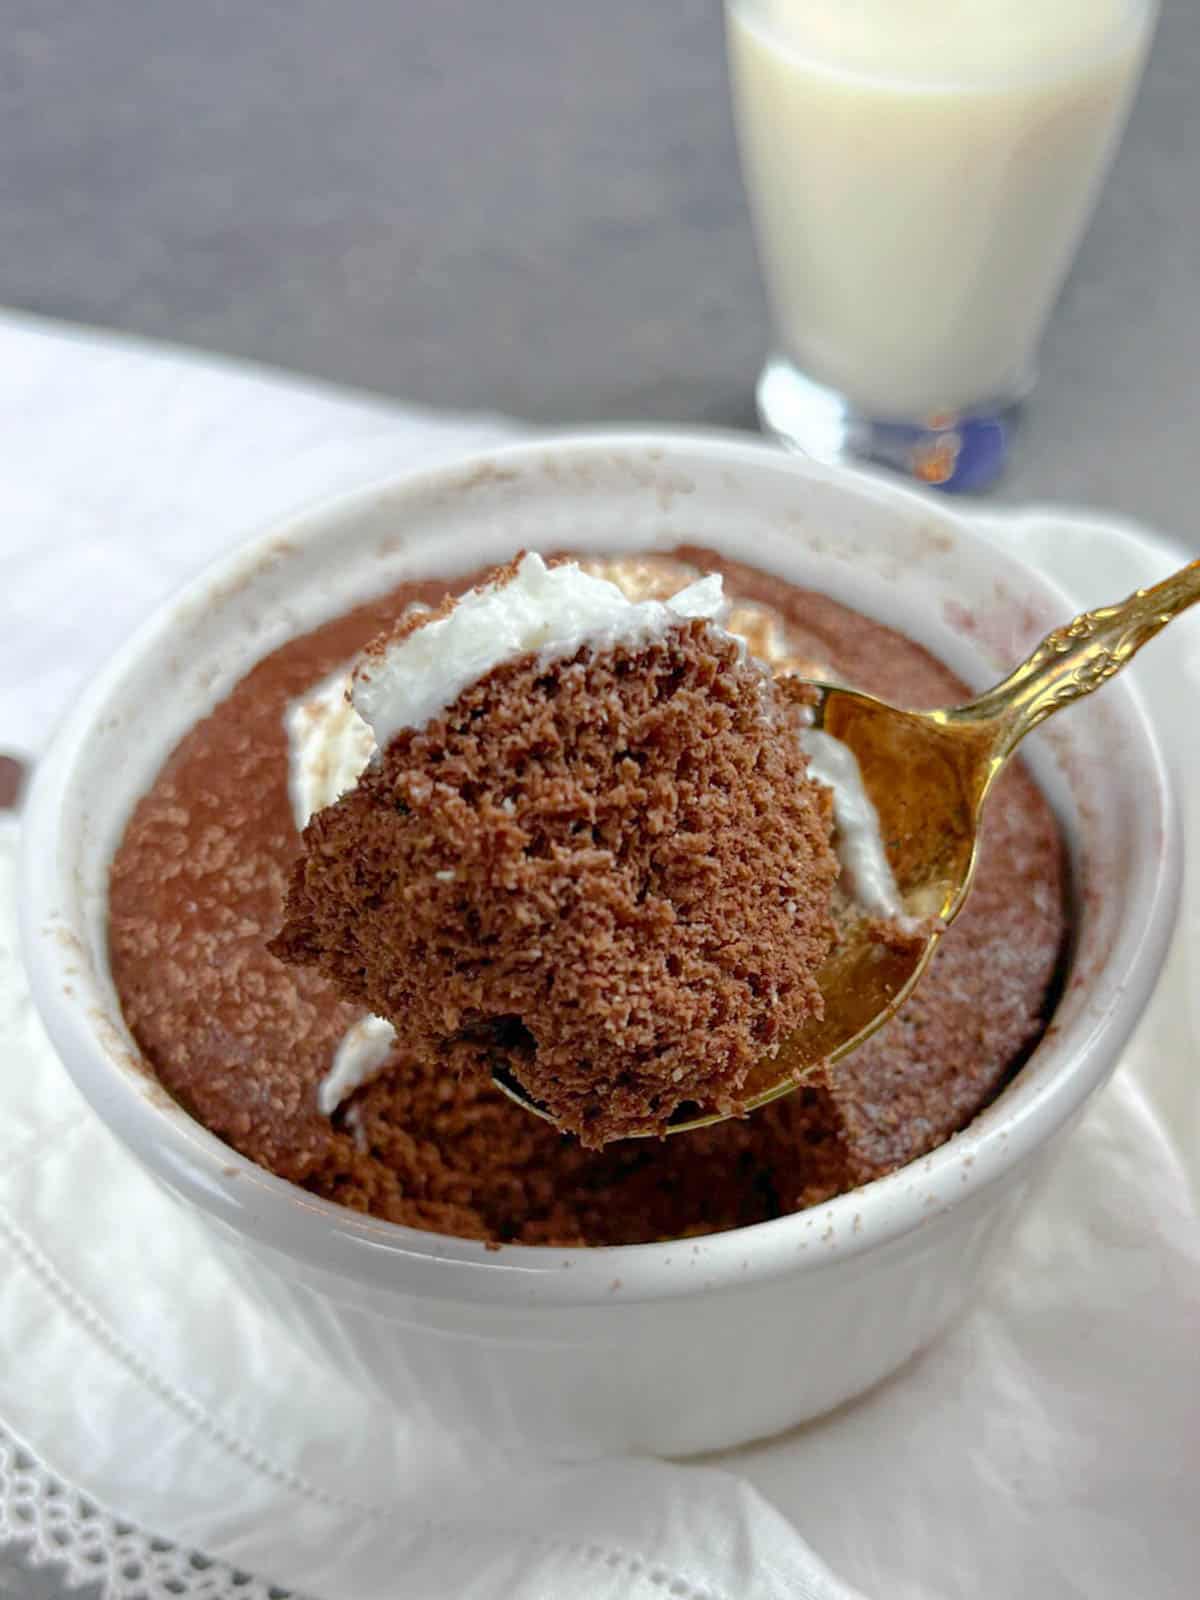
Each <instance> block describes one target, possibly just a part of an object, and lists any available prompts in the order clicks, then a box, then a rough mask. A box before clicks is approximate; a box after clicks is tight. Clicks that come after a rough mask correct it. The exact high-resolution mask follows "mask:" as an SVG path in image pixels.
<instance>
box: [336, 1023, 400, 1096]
mask: <svg viewBox="0 0 1200 1600" xmlns="http://www.w3.org/2000/svg"><path fill="white" fill-rule="evenodd" d="M395 1043H396V1030H395V1029H394V1028H393V1027H392V1025H391V1023H390V1022H385V1021H384V1020H383V1018H382V1017H372V1016H366V1017H360V1018H359V1019H358V1021H357V1022H352V1023H351V1024H350V1026H349V1027H348V1028H347V1029H346V1031H345V1033H344V1034H343V1035H342V1038H341V1042H340V1043H339V1045H338V1047H337V1049H336V1050H335V1051H334V1054H333V1065H332V1066H331V1067H330V1069H329V1071H328V1072H327V1073H326V1074H325V1076H324V1077H323V1078H322V1079H321V1082H320V1084H319V1085H318V1086H317V1106H318V1108H319V1110H320V1111H321V1113H322V1115H323V1116H326V1117H331V1116H332V1115H333V1113H334V1112H335V1111H336V1110H337V1108H338V1107H339V1106H340V1105H341V1103H342V1101H343V1100H347V1099H349V1097H350V1096H351V1095H352V1094H353V1093H354V1091H355V1089H357V1088H358V1086H359V1084H362V1083H366V1082H367V1081H368V1079H370V1078H373V1077H374V1076H375V1074H376V1073H377V1072H378V1071H379V1069H380V1067H382V1066H383V1064H384V1062H385V1061H386V1060H387V1058H388V1056H390V1055H391V1053H392V1049H393V1047H394V1045H395Z"/></svg>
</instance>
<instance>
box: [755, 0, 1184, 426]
mask: <svg viewBox="0 0 1200 1600" xmlns="http://www.w3.org/2000/svg"><path fill="white" fill-rule="evenodd" d="M728 11H729V54H730V70H731V75H732V79H733V93H734V105H735V110H736V115H737V123H738V133H739V140H740V144H741V149H742V159H743V165H744V169H745V174H746V183H747V188H748V190H749V196H750V204H751V209H752V211H753V213H754V218H755V225H756V230H757V234H758V241H759V250H760V254H761V257H762V264H763V270H764V273H765V276H766V279H767V287H768V291H769V294H770V297H771V300H772V302H773V307H774V314H775V326H776V333H777V337H778V340H779V343H780V346H781V348H782V351H783V353H785V354H786V355H787V356H789V357H790V358H791V359H792V360H793V361H794V362H795V363H796V365H797V366H798V367H800V369H801V370H802V371H803V372H804V373H806V374H807V375H808V376H809V377H811V378H815V379H816V380H817V381H818V382H820V383H823V384H826V385H828V386H829V387H830V388H832V389H836V390H838V391H839V392H840V393H842V394H843V395H845V396H847V397H848V398H849V399H850V400H851V401H852V402H853V403H854V404H855V405H856V406H857V407H858V408H859V409H860V410H861V411H863V412H865V413H866V414H868V415H871V416H875V417H879V418H892V419H897V420H902V419H913V420H916V419H921V418H924V417H927V416H929V415H930V414H931V413H937V412H943V411H945V412H952V411H956V410H970V409H972V408H978V407H979V406H980V405H982V404H984V403H987V402H993V401H1004V400H1007V399H1010V398H1013V397H1014V396H1015V395H1016V394H1017V393H1019V392H1020V391H1021V390H1022V389H1023V388H1024V387H1025V386H1026V385H1027V382H1028V380H1029V379H1030V377H1031V376H1032V371H1033V366H1034V359H1035V353H1036V349H1037V345H1038V341H1039V338H1040V336H1041V332H1042V329H1043V326H1044V324H1045V321H1046V318H1047V316H1048V314H1049V312H1050V309H1051V307H1052V305H1053V303H1054V299H1055V296H1056V295H1057V293H1058V290H1059V288H1060V286H1061V284H1062V281H1063V279H1064V277H1065V276H1066V273H1067V271H1068V268H1069V267H1070V264H1071V259H1072V257H1073V255H1074V253H1075V250H1076V247H1077V246H1078V243H1079V238H1080V235H1081V234H1082V232H1083V229H1084V227H1085V225H1086V223H1087V221H1088V218H1089V216H1090V213H1091V210H1092V206H1093V203H1094V201H1095V199H1096V196H1097V193H1098V192H1099V189H1100V185H1101V183H1102V181H1103V179H1104V175H1105V172H1106V170H1107V168H1108V164H1109V161H1110V159H1111V157H1112V155H1113V152H1114V150H1115V148H1116V145H1117V142H1118V140H1119V138H1120V134H1121V131H1122V129H1123V127H1124V123H1125V118H1126V114H1127V112H1128V109H1129V105H1130V102H1131V100H1132V98H1133V92H1134V90H1135V88H1136V85H1137V80H1138V76H1139V73H1140V69H1141V65H1142V61H1143V58H1144V55H1145V50H1146V46H1147V44H1148V41H1149V36H1150V32H1151V26H1152V22H1153V18H1154V13H1155V5H1154V0H729V7H728Z"/></svg>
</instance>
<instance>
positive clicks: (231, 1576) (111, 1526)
mask: <svg viewBox="0 0 1200 1600" xmlns="http://www.w3.org/2000/svg"><path fill="white" fill-rule="evenodd" d="M10 1546H11V1547H15V1548H16V1549H18V1550H19V1551H20V1552H21V1554H22V1555H23V1556H24V1558H25V1560H26V1561H27V1562H28V1563H29V1565H30V1566H34V1567H44V1566H59V1567H61V1568H62V1569H63V1579H64V1582H65V1584H66V1585H67V1587H68V1588H72V1589H74V1588H78V1587H80V1586H81V1585H82V1584H99V1585H100V1586H101V1587H100V1592H101V1594H102V1595H103V1597H104V1600H179V1597H181V1596H182V1597H184V1600H288V1597H289V1595H290V1593H291V1591H289V1590H286V1589H277V1588H275V1587H273V1586H272V1585H271V1584H268V1583H264V1582H263V1581H262V1580H261V1579H260V1578H255V1577H252V1576H251V1575H250V1574H249V1573H245V1572H238V1571H236V1570H235V1569H234V1568H233V1567H228V1566H226V1565H225V1564H224V1563H223V1562H221V1561H212V1560H210V1559H209V1558H208V1557H207V1556H202V1555H200V1554H199V1553H198V1552H197V1551H193V1550H180V1549H179V1548H178V1547H177V1546H175V1545H173V1544H169V1543H168V1542H167V1541H166V1540H165V1539H156V1538H154V1537H152V1536H151V1535H150V1534H148V1533H143V1532H142V1530H141V1529H140V1528H136V1527H134V1526H133V1524H132V1523H129V1522H121V1521H119V1520H118V1519H117V1518H116V1517H112V1516H110V1515H109V1514H108V1513H107V1512H106V1511H102V1510H101V1509H100V1508H99V1506H97V1505H95V1504H94V1503H93V1502H92V1501H91V1500H89V1499H88V1498H87V1496H86V1495H82V1494H80V1493H79V1491H78V1490H77V1489H73V1488H72V1487H71V1486H70V1485H69V1484H66V1483H64V1482H62V1480H61V1479H60V1478H57V1477H55V1475H54V1473H52V1472H51V1471H50V1469H49V1468H48V1467H45V1466H43V1465H42V1463H41V1462H40V1461H39V1460H38V1458H37V1457H36V1456H35V1455H34V1454H33V1452H32V1451H31V1450H28V1449H26V1447H25V1446H24V1445H22V1444H19V1443H18V1442H17V1441H16V1439H14V1438H13V1437H12V1435H11V1434H10V1433H8V1432H7V1431H6V1430H5V1428H4V1426H3V1424H0V1550H3V1549H5V1548H7V1547H10ZM3 1577H4V1574H3V1571H2V1570H0V1589H3V1588H4V1583H3Z"/></svg>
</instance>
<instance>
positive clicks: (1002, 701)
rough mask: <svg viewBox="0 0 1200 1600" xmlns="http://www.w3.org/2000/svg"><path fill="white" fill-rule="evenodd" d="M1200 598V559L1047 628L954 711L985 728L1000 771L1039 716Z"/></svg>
mask: <svg viewBox="0 0 1200 1600" xmlns="http://www.w3.org/2000/svg"><path fill="white" fill-rule="evenodd" d="M1197 602H1200V561H1192V562H1189V564H1188V565H1187V566H1186V567H1184V568H1183V570H1182V571H1181V572H1176V573H1175V574H1174V575H1173V576H1172V577H1170V578H1164V579H1163V581H1162V582H1161V583H1156V584H1154V585H1153V587H1152V588H1149V589H1139V590H1138V591H1137V592H1136V594H1131V595H1130V596H1129V598H1128V599H1127V600H1122V601H1121V602H1120V603H1119V604H1118V605H1114V606H1101V607H1099V608H1098V609H1097V610H1095V611H1085V612H1084V613H1083V615H1082V616H1079V617H1076V618H1075V620H1074V622H1068V623H1066V624H1065V625H1064V626H1063V627H1061V628H1055V630H1054V631H1053V633H1048V634H1047V635H1046V637H1045V638H1044V639H1043V640H1042V642H1041V644H1039V645H1038V647H1037V649H1036V650H1034V652H1033V654H1032V655H1030V656H1029V657H1028V659H1027V660H1025V661H1023V662H1022V663H1021V665H1020V666H1019V667H1017V668H1016V669H1015V670H1014V671H1013V672H1010V673H1009V675H1008V677H1007V678H1005V680H1004V682H1003V683H998V684H997V685H996V687H995V688H994V689H989V690H988V691H987V693H986V694H982V695H980V696H979V698H978V699H977V700H972V701H970V702H969V703H968V704H967V705H965V706H962V707H960V708H959V709H958V711H957V712H956V713H954V720H955V721H963V722H969V723H971V724H973V725H974V726H976V727H982V728H984V729H986V731H987V733H988V735H989V738H988V743H989V745H990V747H991V748H990V755H991V758H992V764H993V772H995V771H997V770H999V767H1000V766H1001V765H1002V764H1003V762H1004V761H1005V759H1006V758H1007V756H1008V755H1009V753H1010V752H1011V751H1012V750H1013V749H1014V748H1015V747H1016V746H1017V745H1018V744H1019V743H1020V741H1021V740H1022V739H1023V738H1024V737H1025V735H1026V734H1027V733H1029V732H1030V731H1031V730H1032V729H1033V728H1036V727H1037V725H1038V724H1039V723H1040V722H1044V721H1045V720H1046V718H1047V717H1050V716H1053V715H1054V713H1055V712H1056V711H1060V710H1061V709H1062V707H1063V706H1068V705H1070V704H1071V703H1072V702H1073V701H1075V700H1080V699H1082V698H1083V696H1084V695H1086V694H1091V692H1092V690H1093V689H1098V688H1099V687H1100V685H1101V684H1102V683H1106V682H1107V681H1108V679H1109V678H1111V677H1112V676H1113V675H1114V674H1115V673H1117V672H1120V670H1121V668H1122V667H1124V666H1127V665H1128V664H1129V662H1130V661H1132V660H1133V658H1134V656H1135V655H1137V653H1138V651H1139V650H1140V649H1141V648H1142V646H1143V645H1144V644H1145V643H1147V641H1148V640H1150V639H1153V638H1154V636H1155V634H1156V633H1158V632H1159V630H1160V629H1162V628H1165V627H1166V625H1167V623H1168V622H1170V621H1171V620H1172V619H1173V618H1174V617H1177V616H1178V615H1179V613H1180V612H1181V611H1186V610H1187V608H1188V606H1193V605H1195V604H1197Z"/></svg>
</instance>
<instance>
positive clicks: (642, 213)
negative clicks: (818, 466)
mask: <svg viewBox="0 0 1200 1600" xmlns="http://www.w3.org/2000/svg"><path fill="white" fill-rule="evenodd" d="M4 34H5V45H6V49H5V53H4V56H3V58H2V59H0V237H2V240H3V247H2V248H0V303H5V304H9V305H14V306H20V307H24V308H27V309H30V310H35V311H39V312H42V313H45V314H47V315H51V316H62V317H69V318H75V319H79V320H82V321H86V322H94V323H100V324H107V325H111V326H114V327H118V328H123V329H128V330H130V331H134V332H137V333H142V334H149V335H153V336H159V337H163V338H167V339H171V340H176V341H181V342H185V343H191V344H196V345H200V346H205V347H209V348H212V349H216V350H222V351H227V352H230V353H233V354H237V355H243V356H251V357H255V358H258V359H261V360H265V361H268V362H273V363H277V364H279V365H281V366H285V367H291V368H296V369H298V370H301V371H304V372H309V373H313V374H317V375H319V376H322V377H325V378H329V379H333V380H336V381H339V382H344V383H350V384H357V385H362V386H365V387H368V388H372V389H376V390H379V391H381V392H383V393H385V394H394V395H397V396H403V397H405V398H409V399H414V400H420V401H424V402H427V403H430V404H435V405H453V406H455V407H475V406H479V407H485V408H498V409H501V410H504V411H508V412H511V413H513V414H515V415H518V416H523V417H528V418H532V419H536V420H542V421H547V422H554V423H566V422H572V421H580V422H591V421H597V420H600V419H605V420H609V419H616V420H621V421H639V420H641V421H671V422H688V421H690V422H697V423H719V424H726V425H734V426H746V427H751V426H753V407H752V400H751V390H752V384H753V380H754V377H755V374H756V372H757V370H758V366H759V363H760V361H761V358H762V355H763V352H764V349H765V346H766V341H767V323H766V314H765V309H764V305H763V300H762V294H761V290H760V287H759V283H758V278H757V273H756V268H755V263H754V256H753V252H752V248H751V243H750V236H749V231H748V226H747V219H746V213H745V205H744V201H743V198H742V193H741V188H740V184H739V179H738V174H737V168H736V161H735V154H734V147H733V134H732V128H731V124H730V118H729V111H728V106H727V97H726V86H725V76H724V64H723V59H722V41H721V24H720V9H719V5H718V3H717V0H672V3H670V4H667V3H664V0H659V3H657V4H648V3H647V0H605V3H604V4H597V3H596V0H556V3H554V4H546V0H505V3H504V5H503V6H500V5H488V4H484V3H482V0H436V3H435V4H426V5H417V4H415V3H412V0H407V3H406V0H401V3H397V0H350V3H347V4H338V5H335V4H330V0H289V4H288V5H286V6H283V5H279V4H271V3H267V0H261V3H258V4H250V5H233V4H229V5H225V4H221V5H212V4H210V5H192V4H187V3H184V0H90V3H89V4H88V5H79V4H78V3H77V0H7V4H6V6H5V8H4ZM1198 81H1200V5H1197V4H1196V3H1195V0H1165V5H1164V13H1163V18H1162V23H1161V27H1160V30H1159V35H1158V40H1157V43H1156V46H1155V49H1154V53H1153V56H1152V59H1151V62H1150V67H1149V72H1148V75H1147V79H1146V83H1145V86H1144V88H1143V92H1142V95H1141V98H1140V101H1139V103H1138V106H1137V108H1136V110H1135V112H1134V116H1133V121H1132V125H1131V127H1130V131H1129V136H1128V138H1127V140H1126V143H1125V146H1124V148H1123V151H1122V153H1121V156H1120V158H1119V160H1118V163H1117V168H1116V171H1115V173H1114V175H1113V178H1112V180H1111V182H1110V184H1109V186H1108V189H1107V190H1106V193H1105V195H1104V198H1103V201H1102V203H1101V207H1100V211H1099V214H1098V216H1097V218H1096V221H1095V224H1094V226H1093V228H1092V230H1091V233H1090V234H1089V236H1088V239H1087V241H1086V244H1085V246H1084V249H1083V251H1082V254H1081V256H1080V259H1079V262H1078V265H1077V267H1076V270H1075V272H1074V275H1073V277H1072V279H1071V281H1070V283H1069V285H1068V287H1067V291H1066V294H1065V296H1064V299H1063V302H1062V304H1061V306H1060V308H1059V310H1058V313H1057V316H1056V318H1055V321H1054V323H1053V326H1052V329H1051V332H1050V335H1049V338H1048V340H1047V343H1046V346H1045V350H1044V355H1043V372H1042V380H1041V384H1040V386H1039V388H1038V390H1037V391H1036V394H1035V396H1034V398H1033V400H1032V401H1031V402H1030V404H1029V405H1028V407H1027V412H1026V429H1025V435H1024V438H1023V439H1022V441H1021V443H1020V447H1019V450H1018V453H1017V456H1016V459H1015V462H1014V465H1013V468H1012V470H1011V472H1010V474H1009V476H1008V478H1007V480H1006V481H1005V483H1004V484H1003V485H1002V487H1001V488H1000V490H999V491H998V496H999V498H1001V499H1003V500H1007V501H1019V500H1029V499H1038V500H1046V499H1055V500H1066V501H1071V502H1084V503H1088V504H1091V505H1094V506H1099V507H1105V508H1109V509H1113V510H1118V511H1122V512H1124V513H1127V514H1129V515H1131V516H1134V517H1137V518H1138V519H1140V520H1142V521H1145V522H1148V523H1151V524H1153V525H1156V526H1157V527H1159V528H1161V529H1163V530H1164V531H1168V532H1173V533H1175V534H1178V535H1181V536H1183V537H1184V538H1186V539H1187V540H1188V541H1189V542H1190V543H1193V544H1195V545H1196V546H1197V548H1200V516H1198V515H1197V513H1196V511H1195V509H1194V499H1195V496H1194V494H1193V488H1192V480H1193V473H1194V469H1195V457H1194V455H1193V449H1194V444H1193V431H1194V429H1195V425H1196V416H1195V389H1196V376H1195V375H1196V373H1197V371H1198V370H1200V315H1197V300H1198V298H1200V296H1198V293H1197V291H1198V289H1200V271H1198V266H1197V257H1198V252H1200V162H1198V160H1197V154H1198V152H1197V147H1196V140H1195V135H1196V133H1197V130H1198V128H1200V117H1198V116H1197V111H1196V106H1197V90H1196V84H1197V82H1198ZM56 1592H57V1590H56V1586H55V1583H54V1581H53V1579H52V1578H51V1577H48V1576H47V1575H46V1574H42V1575H35V1574H30V1573H29V1572H27V1571H26V1570H25V1569H24V1568H23V1567H22V1566H21V1565H20V1564H19V1563H16V1564H14V1561H13V1557H12V1555H11V1552H10V1553H9V1554H8V1555H4V1554H3V1553H0V1593H2V1594H6V1595H7V1594H13V1595H19V1596H22V1597H25V1596H35V1595H38V1596H40V1595H49V1594H52V1593H56Z"/></svg>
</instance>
